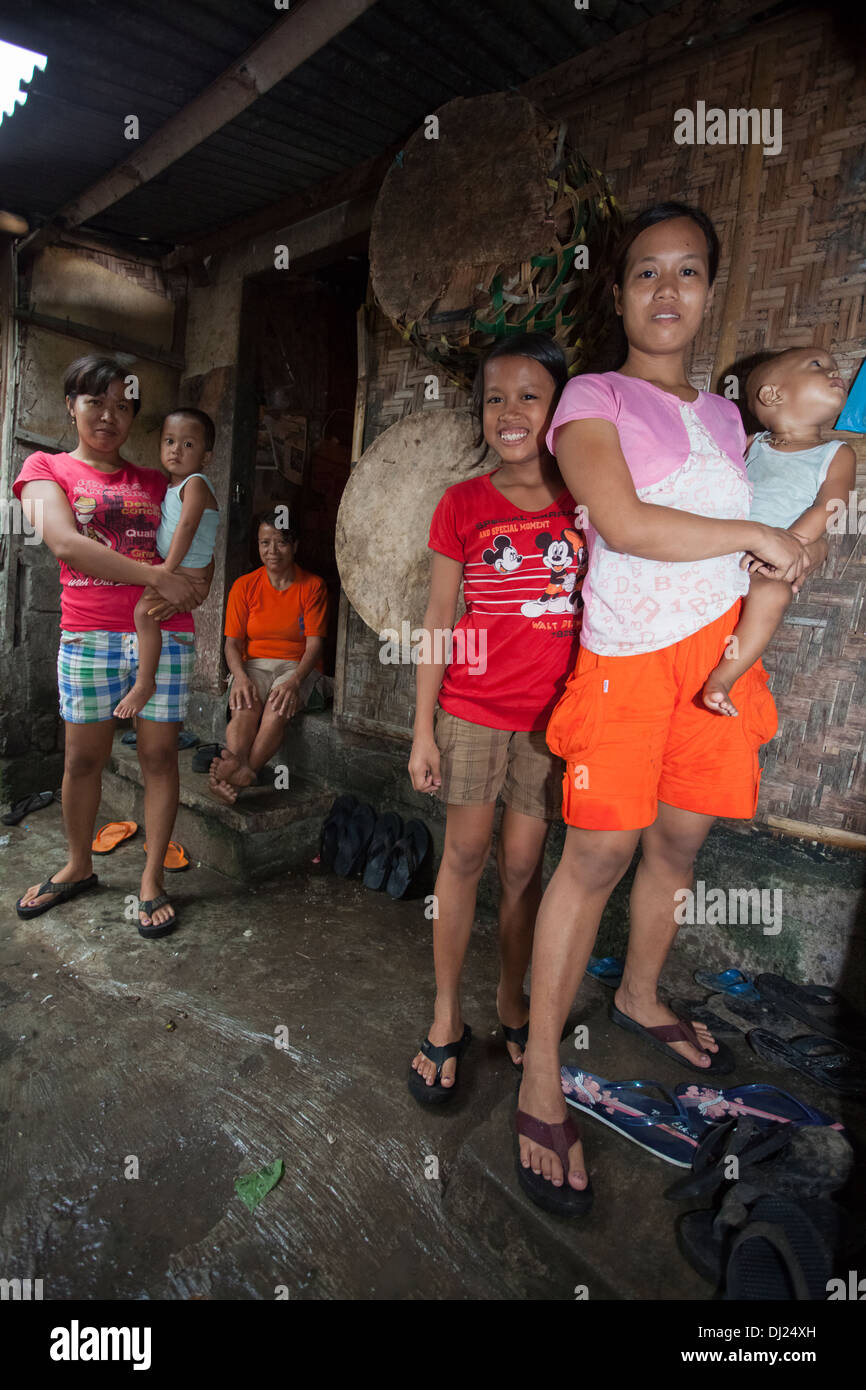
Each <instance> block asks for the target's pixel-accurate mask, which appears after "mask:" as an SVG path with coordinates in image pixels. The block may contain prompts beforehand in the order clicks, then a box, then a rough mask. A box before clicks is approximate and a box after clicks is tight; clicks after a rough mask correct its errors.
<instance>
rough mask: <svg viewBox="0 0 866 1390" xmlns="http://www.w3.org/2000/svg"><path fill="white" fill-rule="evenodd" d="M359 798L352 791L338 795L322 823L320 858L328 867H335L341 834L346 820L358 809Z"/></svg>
mask: <svg viewBox="0 0 866 1390" xmlns="http://www.w3.org/2000/svg"><path fill="white" fill-rule="evenodd" d="M357 806H358V798H357V797H356V796H352V795H351V793H348V794H346V795H345V796H338V797H337V799H336V801H335V802H334V804H333V805H332V807H331V809H330V811H329V812H328V814H327V815H326V816H325V819H324V821H323V823H322V830H321V833H320V835H319V858H320V859H321V861H322V863H323V864H324V866H325V868H326V869H333V867H334V860H335V859H336V857H337V847H338V845H339V843H340V835H341V834H342V831H343V827H344V825H345V824H346V821H347V820H348V819H349V817H350V816H351V815H352V813H353V812H354V811H355V810H356V809H357Z"/></svg>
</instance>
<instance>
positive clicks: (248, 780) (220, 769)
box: [210, 748, 257, 787]
mask: <svg viewBox="0 0 866 1390" xmlns="http://www.w3.org/2000/svg"><path fill="white" fill-rule="evenodd" d="M210 770H211V772H212V773H213V774H214V776H215V777H216V778H217V780H218V781H220V782H228V783H229V784H230V785H231V786H233V787H251V786H252V785H253V783H254V782H255V781H256V777H257V774H256V773H255V772H253V769H252V768H251V767H250V766H249V765H248V764H247V763H244V762H241V760H240V758H239V757H238V755H237V753H233V752H232V751H231V749H230V748H224V749H223V750H222V752H221V753H220V756H219V757H218V758H214V760H213V762H212V763H211V765H210Z"/></svg>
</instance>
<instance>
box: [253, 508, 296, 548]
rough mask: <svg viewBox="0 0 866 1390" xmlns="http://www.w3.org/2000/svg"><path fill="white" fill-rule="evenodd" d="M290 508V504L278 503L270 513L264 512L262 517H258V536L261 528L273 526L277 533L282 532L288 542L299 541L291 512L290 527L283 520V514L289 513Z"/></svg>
mask: <svg viewBox="0 0 866 1390" xmlns="http://www.w3.org/2000/svg"><path fill="white" fill-rule="evenodd" d="M288 507H289V504H288V502H278V503H277V505H276V506H275V507H272V508H271V510H270V511H269V512H263V513H262V515H261V516H257V517H256V535H258V531H259V527H260V526H272V527H273V528H274V530H275V531H282V533H283V535H284V536H285V537H286V539H287V540H290V541H296V540H297V539H298V533H297V531H296V530H295V527H294V524H293V523H292V519H291V512H289V524H288V526H286V525H285V524H284V522H283V520H282V517H283V513H284V512H286V511H288Z"/></svg>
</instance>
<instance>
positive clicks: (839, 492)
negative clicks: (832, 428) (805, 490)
mask: <svg viewBox="0 0 866 1390" xmlns="http://www.w3.org/2000/svg"><path fill="white" fill-rule="evenodd" d="M856 466H857V460H856V459H855V457H854V450H853V449H852V448H851V445H850V444H843V445H841V447H840V448H838V449H837V450H836V453H835V454H834V455H833V459H832V462H831V464H830V467H829V468H828V469H827V476H826V478H825V479H824V481H823V483H822V484H821V486H820V488H819V489H818V495H817V497H816V498H815V501H814V502H813V503H812V505H811V507H807V508H806V510H805V511H804V512H803V514H802V516H798V517H797V520H796V521H795V522H793V523H792V524H791V525H790V526H789V527H788V530H789V531H793V533H794V535H795V536H798V537H799V539H800V540H801V541H803V543H804V544H809V543H810V542H812V541H818V540H821V539H822V537H823V536H824V533H825V532H826V530H827V520H828V516H829V512H830V509H831V507H832V506H833V503H834V502H837V501H839V500H841V501H842V502H843V505H844V507H845V509H846V511H847V508H848V494H849V492H853V490H854V483H855V477H856Z"/></svg>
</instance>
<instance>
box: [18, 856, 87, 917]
mask: <svg viewBox="0 0 866 1390" xmlns="http://www.w3.org/2000/svg"><path fill="white" fill-rule="evenodd" d="M92 873H93V864H92V863H90V864H73V862H72V860H70V861H69V863H68V864H64V865H63V868H62V869H58V871H57V873H56V874H52V875H51V882H52V883H80V882H81V880H82V879H85V878H89V877H90V875H91V874H92ZM44 881H45V880H44V879H43V883H44ZM41 887H42V884H41V883H34V884H33V885H32V886H31V887H30V888H28V889H27V892H26V893H24V894H22V896H21V899H20V902H21V906H22V907H41V906H42V904H43V903H47V902H51V899H52V898H53V897H54V894H53V893H40V892H39V889H40V888H41Z"/></svg>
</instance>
